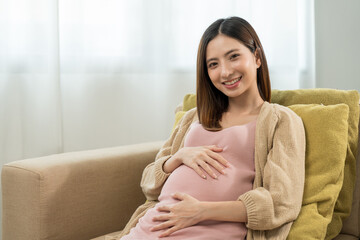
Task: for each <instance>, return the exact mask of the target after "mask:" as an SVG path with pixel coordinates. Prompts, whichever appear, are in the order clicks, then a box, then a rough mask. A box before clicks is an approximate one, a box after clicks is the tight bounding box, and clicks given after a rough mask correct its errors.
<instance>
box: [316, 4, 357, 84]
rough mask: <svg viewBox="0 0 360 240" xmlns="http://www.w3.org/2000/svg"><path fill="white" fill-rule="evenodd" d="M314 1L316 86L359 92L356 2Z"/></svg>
mask: <svg viewBox="0 0 360 240" xmlns="http://www.w3.org/2000/svg"><path fill="white" fill-rule="evenodd" d="M314 2H315V49H316V67H315V68H316V87H319V88H336V89H356V90H358V91H360V25H359V24H360V1H359V0H315V1H314Z"/></svg>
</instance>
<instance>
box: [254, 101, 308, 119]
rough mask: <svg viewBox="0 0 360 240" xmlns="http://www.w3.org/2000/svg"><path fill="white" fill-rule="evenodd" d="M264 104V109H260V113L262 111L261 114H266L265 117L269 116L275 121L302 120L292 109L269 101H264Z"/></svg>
mask: <svg viewBox="0 0 360 240" xmlns="http://www.w3.org/2000/svg"><path fill="white" fill-rule="evenodd" d="M264 104H265V105H264V109H262V111H261V112H260V114H261V113H263V115H267V117H271V118H273V119H274V120H276V121H279V120H285V121H296V122H299V121H300V122H302V120H301V118H300V117H299V116H298V115H297V114H296V113H295V112H294V111H293V110H291V109H290V108H288V107H286V106H283V105H280V104H277V103H269V102H265V103H264ZM265 117H266V116H265Z"/></svg>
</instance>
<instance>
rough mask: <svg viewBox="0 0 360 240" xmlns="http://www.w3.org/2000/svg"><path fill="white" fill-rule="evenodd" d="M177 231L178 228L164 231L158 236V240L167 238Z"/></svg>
mask: <svg viewBox="0 0 360 240" xmlns="http://www.w3.org/2000/svg"><path fill="white" fill-rule="evenodd" d="M179 229H180V228H179V227H176V226H173V227H172V228H170V229H168V230H166V231H165V232H163V233H162V234H160V235H159V237H160V238H162V237H167V236H169V235H170V234H172V233H174V232H176V231H177V230H179Z"/></svg>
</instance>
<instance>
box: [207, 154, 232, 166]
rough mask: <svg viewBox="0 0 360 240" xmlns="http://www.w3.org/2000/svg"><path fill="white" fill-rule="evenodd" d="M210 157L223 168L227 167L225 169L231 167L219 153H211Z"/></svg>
mask: <svg viewBox="0 0 360 240" xmlns="http://www.w3.org/2000/svg"><path fill="white" fill-rule="evenodd" d="M208 155H209V156H210V157H211V158H212V159H214V160H216V161H217V162H219V163H221V164H222V165H223V166H225V167H229V166H230V164H229V162H228V161H227V160H226V159H225V158H224V157H223V156H221V155H220V154H217V153H215V152H212V151H209V152H208Z"/></svg>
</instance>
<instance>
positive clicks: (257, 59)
mask: <svg viewBox="0 0 360 240" xmlns="http://www.w3.org/2000/svg"><path fill="white" fill-rule="evenodd" d="M259 51H260V50H259V48H256V50H255V59H256V66H257V68H259V67H260V66H261V59H260V53H259Z"/></svg>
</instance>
